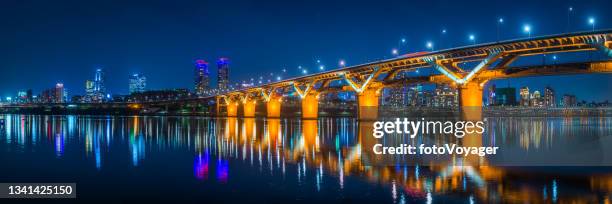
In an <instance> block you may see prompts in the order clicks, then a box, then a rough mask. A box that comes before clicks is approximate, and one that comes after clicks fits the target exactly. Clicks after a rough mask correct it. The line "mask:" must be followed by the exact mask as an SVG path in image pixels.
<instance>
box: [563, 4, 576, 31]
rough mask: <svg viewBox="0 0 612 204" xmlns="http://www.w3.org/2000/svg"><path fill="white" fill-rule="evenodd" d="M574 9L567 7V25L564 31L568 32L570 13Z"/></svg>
mask: <svg viewBox="0 0 612 204" xmlns="http://www.w3.org/2000/svg"><path fill="white" fill-rule="evenodd" d="M573 10H574V8H573V7H571V6H570V7H569V9H567V26H566V28H565V30H566V31H565V32H569V30H570V15H571V14H572V11H573Z"/></svg>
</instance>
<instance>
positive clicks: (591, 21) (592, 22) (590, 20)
mask: <svg viewBox="0 0 612 204" xmlns="http://www.w3.org/2000/svg"><path fill="white" fill-rule="evenodd" d="M589 24H591V26H592V27H593V29H592V30H593V31H595V18H593V17H590V18H589Z"/></svg>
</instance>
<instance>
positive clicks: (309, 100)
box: [302, 93, 319, 119]
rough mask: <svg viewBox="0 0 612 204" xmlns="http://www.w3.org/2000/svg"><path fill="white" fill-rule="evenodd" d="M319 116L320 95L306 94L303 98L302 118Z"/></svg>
mask: <svg viewBox="0 0 612 204" xmlns="http://www.w3.org/2000/svg"><path fill="white" fill-rule="evenodd" d="M317 117H319V97H318V94H316V93H309V94H306V95H305V96H304V97H303V98H302V118H303V119H316V118H317Z"/></svg>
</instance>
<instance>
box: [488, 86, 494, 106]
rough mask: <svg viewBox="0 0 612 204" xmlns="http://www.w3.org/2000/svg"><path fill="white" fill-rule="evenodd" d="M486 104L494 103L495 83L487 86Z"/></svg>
mask: <svg viewBox="0 0 612 204" xmlns="http://www.w3.org/2000/svg"><path fill="white" fill-rule="evenodd" d="M487 104H488V105H489V106H494V105H495V84H493V85H491V86H489V92H488V93H487Z"/></svg>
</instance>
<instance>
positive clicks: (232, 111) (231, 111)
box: [225, 102, 238, 117]
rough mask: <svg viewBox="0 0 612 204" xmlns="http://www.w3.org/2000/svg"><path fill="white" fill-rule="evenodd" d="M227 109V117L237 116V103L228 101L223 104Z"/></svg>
mask: <svg viewBox="0 0 612 204" xmlns="http://www.w3.org/2000/svg"><path fill="white" fill-rule="evenodd" d="M225 107H226V109H227V117H236V116H238V103H236V102H229V103H227V105H226V106H225Z"/></svg>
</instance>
